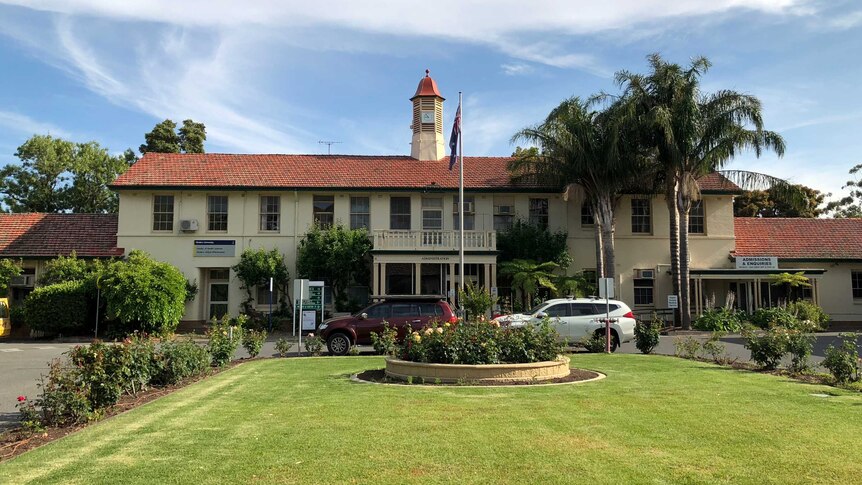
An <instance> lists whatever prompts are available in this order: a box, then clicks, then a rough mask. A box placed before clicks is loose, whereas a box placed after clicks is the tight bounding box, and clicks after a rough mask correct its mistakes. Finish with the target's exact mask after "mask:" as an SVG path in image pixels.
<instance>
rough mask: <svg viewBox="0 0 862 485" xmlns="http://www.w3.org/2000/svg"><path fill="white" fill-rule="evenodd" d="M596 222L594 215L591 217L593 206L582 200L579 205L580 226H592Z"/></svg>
mask: <svg viewBox="0 0 862 485" xmlns="http://www.w3.org/2000/svg"><path fill="white" fill-rule="evenodd" d="M595 223H596V219H595V217H593V206H592V205H590V203H589V202H587V201H584V204H583V205H582V206H581V226H592V225H594V224H595Z"/></svg>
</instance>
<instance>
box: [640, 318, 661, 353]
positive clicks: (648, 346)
mask: <svg viewBox="0 0 862 485" xmlns="http://www.w3.org/2000/svg"><path fill="white" fill-rule="evenodd" d="M663 326H664V322H663V321H662V320H661V319H660V318H658V315H656V314H655V313H653V314H652V320H651V321H650V322H649V323H647V322H638V323H637V325H635V347H637V348H638V350H640V351H641V353H642V354H649V353H652V351H653V350H655V348H656V347H657V346H658V343H659V339H660V337H661V328H662V327H663Z"/></svg>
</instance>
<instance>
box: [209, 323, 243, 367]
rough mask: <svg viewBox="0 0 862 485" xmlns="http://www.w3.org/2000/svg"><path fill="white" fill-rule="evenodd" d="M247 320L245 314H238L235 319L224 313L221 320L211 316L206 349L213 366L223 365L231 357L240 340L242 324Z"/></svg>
mask: <svg viewBox="0 0 862 485" xmlns="http://www.w3.org/2000/svg"><path fill="white" fill-rule="evenodd" d="M247 321H248V317H246V316H245V315H240V316H239V317H237V318H235V319H231V318H230V317H228V316H227V315H225V316H224V317H222V319H221V320H218V319H216V318H215V317H213V319H212V321H211V322H210V329H209V331H208V332H207V336H208V337H209V343H208V344H207V350H209V353H210V355H212V359H213V360H212V364H213V365H214V366H216V367H223V366H225V365H227V364H228V363H229V362H230V361H231V359H233V354H234V353H235V352H236V349H237V348H238V347H239V344H240V342H241V341H242V330H243V325H244V324H245V323H246V322H247Z"/></svg>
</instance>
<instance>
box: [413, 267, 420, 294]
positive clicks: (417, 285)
mask: <svg viewBox="0 0 862 485" xmlns="http://www.w3.org/2000/svg"><path fill="white" fill-rule="evenodd" d="M413 278H414V280H413V294H414V295H421V294H422V263H413Z"/></svg>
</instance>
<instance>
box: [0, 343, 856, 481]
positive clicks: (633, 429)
mask: <svg viewBox="0 0 862 485" xmlns="http://www.w3.org/2000/svg"><path fill="white" fill-rule="evenodd" d="M382 364H383V360H382V359H381V358H376V357H344V358H328V357H324V358H309V359H302V360H298V359H269V360H263V361H257V362H253V363H247V364H243V365H241V366H238V367H236V368H233V369H231V370H229V371H227V372H224V373H221V374H219V375H217V376H214V377H212V378H209V379H206V380H204V381H202V382H199V383H197V384H194V385H192V386H189V387H187V388H185V389H183V390H181V391H179V392H176V393H174V394H171V395H169V396H167V397H164V398H162V399H159V400H157V401H154V402H152V403H149V404H147V405H144V406H142V407H140V408H138V409H135V410H133V411H131V412H128V413H126V414H123V415H120V416H117V417H115V418H113V419H109V420H107V421H104V422H101V423H98V424H95V425H93V426H90V427H89V428H87V429H85V430H83V431H81V432H79V433H76V434H73V435H71V436H68V437H66V438H64V439H61V440H59V441H56V442H54V443H51V444H50V445H47V446H44V447H42V448H39V449H36V450H33V451H31V452H29V453H26V454H24V455H22V456H20V457H18V458H16V459H14V460H11V461H9V462H6V463H3V464H0V483H82V484H84V483H98V482H114V483H321V482H335V483H354V482H355V483H443V482H458V483H464V482H474V483H530V484H533V483H632V482H639V483H647V482H649V483H715V482H718V483H721V482H726V483H758V484H760V483H812V482H814V483H824V482H833V483H858V482H859V480H862V460H860V445H862V396H860V395H859V394H858V393H857V394H852V393H849V392H845V391H839V390H836V389H832V388H829V387H823V386H812V385H807V384H801V383H797V382H793V381H789V380H786V379H782V378H778V377H773V376H769V375H761V374H755V373H747V372H740V371H731V370H725V369H722V368H719V367H715V366H712V365H709V364H704V363H697V362H691V361H685V360H679V359H674V358H670V357H654V356H641V355H610V356H606V355H600V354H578V355H575V356H573V358H572V365H573V366H577V367H583V368H589V369H596V370H600V371H602V372H605V373H606V374H607V375H608V378H607V379H604V380H601V381H597V382H592V383H587V384H582V385H564V386H548V387H532V388H530V387H516V388H463V387H462V388H458V387H446V388H423V387H418V386H414V387H405V386H380V385H369V384H358V383H353V382H350V381H349V380H348V379H347V378H346V376H347V375H348V374H350V373H353V372H356V371H361V370H363V369H368V368H379V367H382ZM812 393H829V394H834V396H833V397H829V398H823V397H815V396H812V395H811V394H812Z"/></svg>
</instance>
